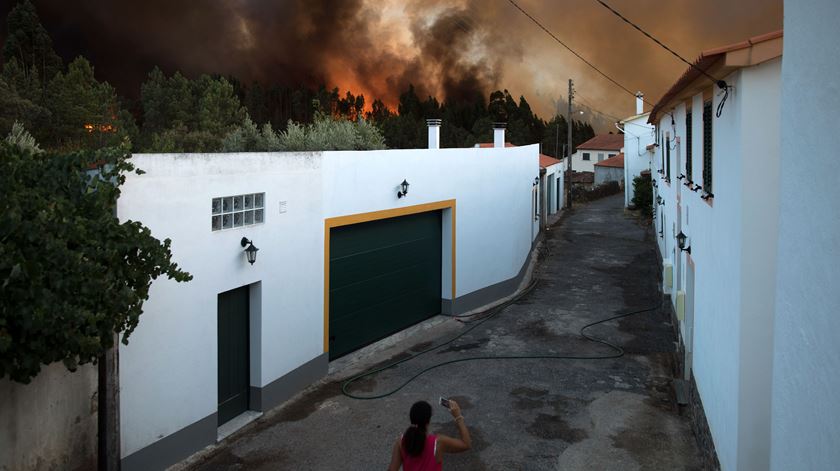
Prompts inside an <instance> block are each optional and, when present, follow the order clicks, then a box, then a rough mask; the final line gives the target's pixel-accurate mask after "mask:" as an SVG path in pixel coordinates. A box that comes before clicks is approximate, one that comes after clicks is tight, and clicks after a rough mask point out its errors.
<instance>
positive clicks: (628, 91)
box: [508, 0, 654, 106]
mask: <svg viewBox="0 0 840 471" xmlns="http://www.w3.org/2000/svg"><path fill="white" fill-rule="evenodd" d="M508 2H509V3H510V4H511V5H513V6H514V7H515V8H516V9H517V10H519V11H520V12H521V13H522V14H523V15H525V16H527V17H528V19H529V20H531V21H533V22H534V24H536V25H537V26H539V27H540V29H542V30H543V31H545V33H546V34H548V35H549V36H551V38H552V39H554V40H555V41H557V43H558V44H560V45H561V46H563V47H565V48H566V49H567V50H568V51H569V52H571V53H572V54H574V55H575V57H577V58H578V59H580V60H582V61H583V62H584V63H585V64H586V65H588V66H589V67H591V68H592V69H594V70H595V71H596V72H598V73H599V74H601V76H602V77H604V78H605V79H607V80H609V81H610V82H612V83H613V84H614V85H615V86H617V87H618V88H620V89H622V90H624V91H625V92H627V93H629V94H630V95H632V96H636V94H635V93H634V92H632V91H630V89H628V88H627V87H625V86H624V85H622V84H620V83H619V82H618V81H616V80H615V79H614V78H612V77H610V76H609V75H607V74H606V73H604V72H602V71H601V69H599V68H598V67H596V66H595V64H593V63H592V62H589V61H588V60H586V58H585V57H583V56H582V55H580V54H578V53H577V51H575V50H574V49H572V48H571V47H569V45H568V44H566V43H564V42H563V41H561V40H560V38H558V37H557V36H556V35H555V34H554V33H552V32H551V31H549V30H548V28H546V27H545V26H543V24H542V23H540V22H539V21H538V20H537V19H536V18H534V17H533V16H531V14H530V13H528V12H527V11H525V10H524V9H523V8H522V7H521V6H519V4H518V3H516V2H515V1H514V0H508ZM643 101H644V102H645V103H647V104H648V105H650V106H654V104H653V103H650V102H648V101H647V100H644V99H643Z"/></svg>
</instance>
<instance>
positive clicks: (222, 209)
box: [210, 193, 265, 231]
mask: <svg viewBox="0 0 840 471" xmlns="http://www.w3.org/2000/svg"><path fill="white" fill-rule="evenodd" d="M211 212H212V214H211V216H210V217H211V226H210V227H211V229H212V230H214V231H221V230H225V229H235V228H237V227H244V226H253V225H254V224H262V223H263V222H264V221H265V193H249V194H246V195H236V196H223V197H220V198H213V203H212V209H211Z"/></svg>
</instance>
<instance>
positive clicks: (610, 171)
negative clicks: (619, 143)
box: [595, 152, 624, 186]
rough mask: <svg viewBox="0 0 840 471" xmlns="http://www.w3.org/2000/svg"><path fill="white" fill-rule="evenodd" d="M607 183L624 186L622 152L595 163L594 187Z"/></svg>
mask: <svg viewBox="0 0 840 471" xmlns="http://www.w3.org/2000/svg"><path fill="white" fill-rule="evenodd" d="M607 182H619V184H620V185H624V152H619V153H618V155H616V156H614V157H610V158H609V159H607V160H602V161H601V162H596V163H595V186H598V185H603V184H604V183H607Z"/></svg>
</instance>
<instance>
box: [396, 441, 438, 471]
mask: <svg viewBox="0 0 840 471" xmlns="http://www.w3.org/2000/svg"><path fill="white" fill-rule="evenodd" d="M436 447H437V435H426V444H425V445H424V446H423V452H422V453H420V456H411V455H409V454H408V453H406V452H405V450H403V448H402V446H400V454H401V455H402V462H403V470H404V471H441V470H442V469H443V467H442V464H441V463H438V461H437V459H436V458H435V448H436Z"/></svg>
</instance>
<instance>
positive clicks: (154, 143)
mask: <svg viewBox="0 0 840 471" xmlns="http://www.w3.org/2000/svg"><path fill="white" fill-rule="evenodd" d="M140 94H141V102H142V104H143V118H144V120H143V129H142V137H141V142H142V145H141V146H140V147H141V149H142V150H143V151H145V152H215V151H217V150H219V149H220V148H222V147H223V145H224V144H223V142H222V141H223V138H224V137H225V136H226V135H227V134H228V133H230V132H232V131H233V130H234V129H235V128H236V127H237V126H238V125H239V124H240V123H242V122H243V119H244V118H245V115H246V112H245V108H243V107H242V105H241V104H240V102H239V97H238V96H237V95H236V93H235V90H234V87H233V85H232V84H231V83H230V82H228V81H227V80H226V79H224V78H212V77H210V76H207V75H202V76H201V77H199V78H198V79H196V80H192V81H191V80H189V79H187V78H186V77H184V76H183V75H181V74H180V73H178V72H175V74H173V75H172V76H171V77H168V78H167V77H166V76H164V75H163V72H161V71H160V69H158V68H155V69H154V70H152V72H151V73H149V77H148V78H147V79H146V81H145V82H144V83H143V85H142V86H141V90H140Z"/></svg>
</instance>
